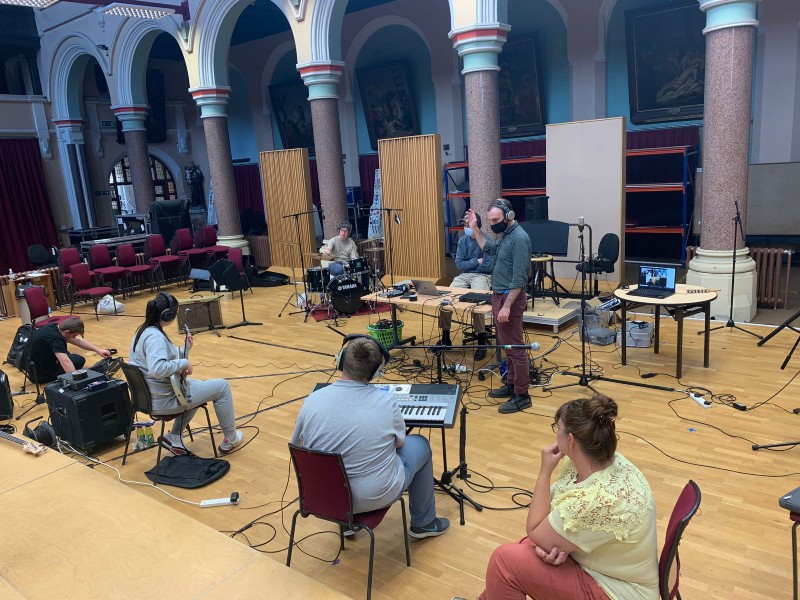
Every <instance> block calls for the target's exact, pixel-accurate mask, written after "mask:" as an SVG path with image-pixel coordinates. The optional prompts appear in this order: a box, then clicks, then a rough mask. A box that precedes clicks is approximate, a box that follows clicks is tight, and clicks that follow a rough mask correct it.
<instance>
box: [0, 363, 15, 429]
mask: <svg viewBox="0 0 800 600" xmlns="http://www.w3.org/2000/svg"><path fill="white" fill-rule="evenodd" d="M13 416H14V401H13V400H12V398H11V384H10V383H9V382H8V376H7V375H6V374H5V373H3V372H2V371H0V421H5V420H9V421H10V420H11V417H13Z"/></svg>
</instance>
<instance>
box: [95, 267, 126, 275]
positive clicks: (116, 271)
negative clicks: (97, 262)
mask: <svg viewBox="0 0 800 600" xmlns="http://www.w3.org/2000/svg"><path fill="white" fill-rule="evenodd" d="M127 272H128V269H126V268H124V267H100V268H99V269H95V270H94V273H95V274H97V275H100V276H101V277H122V276H123V275H127Z"/></svg>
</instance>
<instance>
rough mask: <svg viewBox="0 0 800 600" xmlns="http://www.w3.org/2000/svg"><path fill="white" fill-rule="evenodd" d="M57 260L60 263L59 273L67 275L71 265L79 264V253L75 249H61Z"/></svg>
mask: <svg viewBox="0 0 800 600" xmlns="http://www.w3.org/2000/svg"><path fill="white" fill-rule="evenodd" d="M58 260H59V262H60V263H61V272H62V273H69V268H70V267H71V266H72V265H77V264H78V263H79V262H81V253H80V252H78V249H77V248H62V249H61V252H60V253H59V255H58Z"/></svg>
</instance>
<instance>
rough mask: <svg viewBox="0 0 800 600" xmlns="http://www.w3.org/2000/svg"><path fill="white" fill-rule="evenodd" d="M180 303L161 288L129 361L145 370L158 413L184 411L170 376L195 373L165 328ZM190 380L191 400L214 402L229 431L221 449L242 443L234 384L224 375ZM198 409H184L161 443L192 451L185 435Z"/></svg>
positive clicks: (225, 431)
mask: <svg viewBox="0 0 800 600" xmlns="http://www.w3.org/2000/svg"><path fill="white" fill-rule="evenodd" d="M178 306H179V304H178V301H177V300H176V299H175V297H174V296H172V295H171V294H167V293H164V292H160V293H159V294H158V295H157V296H156V297H155V298H153V299H152V300H150V302H148V303H147V309H146V311H145V318H144V323H142V324H141V325H139V328H138V329H137V330H136V335H134V336H133V341H132V342H131V351H130V359H129V362H130V364H132V365H134V366H136V367H138V368H139V369H140V370H141V372H142V375H143V376H144V379H145V381H146V382H147V387H148V388H149V389H150V395H151V396H152V398H153V414H155V415H170V414H175V413H181V412H182V408H181V407H180V405H179V403H178V399H177V397H176V396H175V392H174V391H173V389H172V383H170V376H171V375H174V374H176V373H182V374H183V375H186V376H189V375H191V374H192V365H191V363H190V362H189V360H188V359H187V358H186V357H185V356H181V354H182V352H183V348H182V347H181V348H179V347H177V346H176V345H175V344H173V343H172V342H171V341H170V339H169V336H168V335H167V332H166V331H165V328H166V327H167V326H168V325H169V324H170V323H172V322H173V321H175V318H176V317H177V316H178ZM191 346H192V338H191V337H190V338H189V347H190V348H191ZM188 384H189V389H190V393H191V399H190V401H191V402H193V403H197V404H198V406H199V405H200V404H203V403H204V402H213V403H214V412H215V413H217V420H218V421H219V426H220V428H221V429H222V432H223V434H225V439H224V440H223V441H222V443H221V444H220V445H219V451H220V452H221V453H222V454H228V452H230V451H232V450H233V449H234V448H236V446H238V445H239V444H241V443H242V432H241V431H238V430H237V429H236V416H235V415H234V412H233V394H232V393H231V386H230V385H229V384H228V382H227V381H225V380H224V379H209V380H207V381H202V380H199V379H189V380H188ZM197 410H198V409H197V408H193V409H190V410H188V411H186V412H182V414H181V415H180V416H179V417H177V418H176V419H175V420H174V421H173V422H172V432H171V433H168V434H166V435H165V436H164V437H163V438H161V439H160V440H159V443H160V444H161V445H162V446H163V447H164V448H166V449H167V450H169V451H170V452H172V454H174V455H175V456H181V455H183V454H188V453H189V450H188V449H187V448H186V446H184V445H183V437H182V435H183V430H184V429H186V426H187V425H188V424H189V422H190V421H191V420H192V417H194V414H195V413H196V412H197Z"/></svg>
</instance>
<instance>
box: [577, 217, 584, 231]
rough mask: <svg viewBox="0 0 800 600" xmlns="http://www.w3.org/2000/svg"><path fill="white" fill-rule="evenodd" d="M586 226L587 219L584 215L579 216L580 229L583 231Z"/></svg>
mask: <svg viewBox="0 0 800 600" xmlns="http://www.w3.org/2000/svg"><path fill="white" fill-rule="evenodd" d="M585 226H586V219H584V218H583V217H578V231H583V228H584V227H585Z"/></svg>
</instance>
